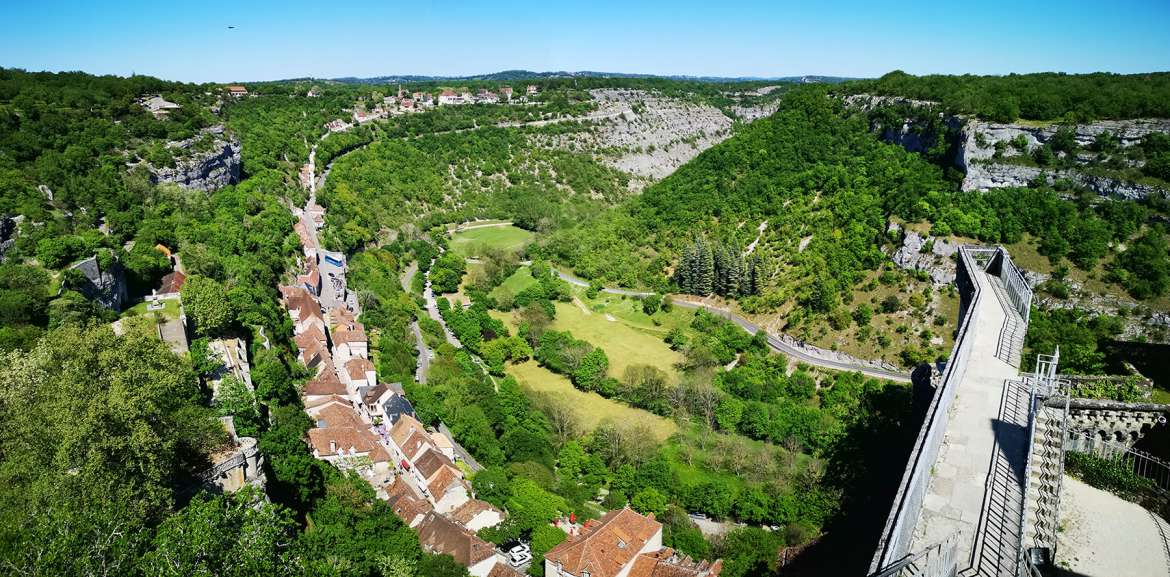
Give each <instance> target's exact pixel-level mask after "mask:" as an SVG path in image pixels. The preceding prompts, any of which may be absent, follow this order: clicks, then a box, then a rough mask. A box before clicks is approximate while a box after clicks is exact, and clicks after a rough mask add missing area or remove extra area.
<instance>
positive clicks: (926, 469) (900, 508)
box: [870, 246, 995, 575]
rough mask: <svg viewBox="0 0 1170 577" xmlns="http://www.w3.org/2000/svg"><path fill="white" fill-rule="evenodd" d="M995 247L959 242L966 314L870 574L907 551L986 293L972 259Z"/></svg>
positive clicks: (890, 564) (959, 278) (978, 267)
mask: <svg viewBox="0 0 1170 577" xmlns="http://www.w3.org/2000/svg"><path fill="white" fill-rule="evenodd" d="M994 253H995V249H987V248H977V247H969V246H962V247H959V265H960V266H959V271H958V272H959V275H958V276H957V277H956V282H958V283H960V288H963V284H964V275H965V284H966V285H967V287H969V290H970V291H971V295H972V297H971V302H970V303H969V304H968V306H967V311H968V313H967V314H963V313H962V312H960V314H961V315H962V322H961V323H960V325H959V329H958V332H957V333H956V335H955V345H954V348H953V349H952V350H951V356H950V358H949V359H948V360H947V364H946V368H945V369H944V372H943V376H942V379H940V381H939V382H940V383H941V384H940V385H939V387H938V390H937V391H936V392H935V394H934V398H933V399H931V402H930V405H929V407H927V410H926V416H925V417H924V420H923V424H922V428H921V429H920V430H919V433H918V438H917V439H916V440H915V442H914V448H913V449H912V450H911V453H910V460H909V462H908V463H907V466H906V471H905V473H903V476H902V481H901V483H900V484H899V488H898V493H897V496H896V497H895V500H894V504H893V507H892V511H891V514H890V517H889V518H887V519H886V526H885V527H884V529H883V531H882V536H881V538H880V541H879V545H878V550H877V552H876V554H875V555H874V559H873V562H872V563H871V564H870V573H871V574H879V575H880V574H881V573H880V572H881V571H884V570H886V569H887V568H890V567H893V566H894V565H895V564H897V563H900V562H902V561H904V560H905V559H906V558H907V557H908V555H909V554H910V544H911V541H912V537H913V532H914V526H915V525H916V524H917V522H918V516H919V515H920V514H921V511H922V503H923V500H924V499H925V498H926V491H927V488H928V486H929V485H930V477H931V469H932V468H933V466H934V463H935V461H936V460H937V459H938V453H939V449H940V448H941V447H942V442H943V438H944V436H945V434H946V426H947V414H948V412H949V411H950V408H951V404H952V403H953V402H954V399H955V394H956V392H957V389H958V382H959V381H960V380H962V376H963V374H964V373H966V370H967V358H968V357H969V356H970V352H971V347H972V346H974V345H973V342H974V339H972V338H967V337H968V335H969V333H970V326H971V322H970V320H971V312H972V311H975V310H977V308H978V306H979V302H980V299H982V298H984V296H985V295H983V294H981V293H982V291H981V290H980V288H979V282H978V280H977V279H975V278H974V277H973V276H972V275H974V273H975V271H977V270H982V269H983V266H981V265H980V264H978V263H977V257H980V256H983V255H986V256H987V257H988V258H990V257H991V256H992V255H994Z"/></svg>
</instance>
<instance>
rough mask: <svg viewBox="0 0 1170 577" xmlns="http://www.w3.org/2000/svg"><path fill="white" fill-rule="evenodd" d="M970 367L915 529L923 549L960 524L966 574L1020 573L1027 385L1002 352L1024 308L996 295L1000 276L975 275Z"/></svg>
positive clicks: (960, 382) (915, 543)
mask: <svg viewBox="0 0 1170 577" xmlns="http://www.w3.org/2000/svg"><path fill="white" fill-rule="evenodd" d="M971 277H972V279H971V280H972V282H977V283H979V289H980V293H981V298H979V299H978V301H977V302H975V303H974V304H973V306H972V310H971V311H970V312H969V313H968V314H970V315H971V316H970V318H969V321H968V322H969V323H970V327H969V328H968V331H969V332H968V334H967V338H969V339H972V342H971V348H970V352H969V353H968V357H967V362H966V365H967V366H966V370H965V371H964V372H963V374H962V375H960V376H957V380H956V381H955V382H954V384H955V385H957V389H956V390H955V399H954V402H953V404H952V405H951V408H950V411H949V413H948V415H947V423H946V435H945V437H944V439H943V443H942V448H941V449H940V450H939V454H938V458H937V459H936V460H935V463H934V466H933V467H932V475H931V478H930V484H929V485H928V488H927V491H926V497H925V499H924V500H923V503H922V510H921V513H920V514H919V518H918V522H917V524H916V525H915V529H914V538H913V540H912V541H911V545H910V550H911V551H917V550H919V549H921V548H923V547H925V546H927V545H929V544H931V543H934V542H937V541H941V540H944V539H946V538H947V537H948V536H950V534H952V533H954V532H956V531H957V532H958V535H959V536H958V540H957V541H956V544H957V556H956V558H957V560H958V563H959V570H960V575H1015V571H1016V562H1017V553H1018V547H1019V530H1020V519H1021V517H1022V515H1023V492H1022V488H1023V480H1024V469H1025V463H1026V461H1027V453H1028V392H1027V390H1025V389H1024V388H1023V386H1021V385H1020V384H1019V383H1018V382H1016V381H1014V380H1013V379H1014V377H1016V376H1017V369H1016V367H1014V366H1012V365H1011V364H1008V363H1007V362H1005V361H1004V360H1003V359H1001V358H999V357H998V356H997V354H996V353H997V351H998V350H999V345H1000V333H1001V332H1002V330H1003V327H1004V326H1005V323H1007V322H1008V319H1009V318H1011V317H1015V318H1016V319H1018V318H1019V315H1018V314H1017V313H1016V311H1015V310H1014V309H1012V308H1011V307H1010V305H1009V304H1008V303H1005V302H1003V301H1001V300H1000V299H999V298H997V293H998V292H999V291H998V290H997V289H998V287H993V284H994V283H999V282H1000V280H999V279H998V278H997V277H994V276H992V275H990V274H988V273H986V272H983V271H981V270H978V271H975V272H974V273H973V274H972V275H971Z"/></svg>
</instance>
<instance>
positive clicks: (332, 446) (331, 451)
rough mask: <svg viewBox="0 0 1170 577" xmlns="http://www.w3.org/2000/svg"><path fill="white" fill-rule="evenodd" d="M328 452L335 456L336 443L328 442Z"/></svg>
mask: <svg viewBox="0 0 1170 577" xmlns="http://www.w3.org/2000/svg"><path fill="white" fill-rule="evenodd" d="M329 452H330V453H333V454H335V455H336V454H337V441H333V440H331V441H329Z"/></svg>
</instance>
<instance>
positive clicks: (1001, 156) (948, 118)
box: [844, 94, 1170, 200]
mask: <svg viewBox="0 0 1170 577" xmlns="http://www.w3.org/2000/svg"><path fill="white" fill-rule="evenodd" d="M844 101H845V103H846V105H847V106H849V107H851V108H854V109H857V110H861V111H863V112H866V113H872V112H873V111H875V110H878V109H883V108H897V107H901V108H902V109H903V110H910V111H912V115H911V114H908V115H907V117H905V118H903V119H902V121H901V122H900V123H890V122H888V121H887V122H886V123H884V124H881V125H876V126H875V128H876V129H878V130H880V133H881V136H882V138H883V139H884V140H886V141H887V142H892V143H895V144H898V145H900V146H902V147H903V148H905V149H906V150H909V151H911V152H927V151H928V150H929V149H930V148H931V147H932V146H933V145H934V144H935V143H936V142H937V139H938V138H939V137H940V136H942V137H945V138H947V139H951V140H952V142H950V143H949V144H950V147H949V148H950V151H949V154H948V156H947V157H946V159H945V161H946V162H948V163H951V162H953V164H954V165H955V166H956V167H958V168H960V169H962V170H963V171H964V172H965V173H966V176H965V177H964V179H963V185H962V188H963V190H988V189H992V188H1004V187H1022V186H1027V185H1028V184H1029V183H1031V182H1033V181H1035V180H1036V179H1037V178H1043V179H1044V180H1046V181H1047V182H1049V183H1050V184H1051V183H1054V182H1056V181H1057V180H1068V181H1070V182H1071V183H1072V184H1074V185H1076V186H1080V187H1084V188H1087V189H1089V190H1092V191H1093V192H1095V193H1097V194H1098V195H1101V196H1106V197H1111V198H1117V199H1122V200H1138V199H1142V198H1145V197H1147V196H1150V195H1163V196H1166V195H1170V191H1168V190H1166V189H1164V188H1161V187H1159V186H1155V185H1151V184H1146V183H1142V182H1135V181H1132V180H1127V179H1124V178H1119V177H1114V176H1107V175H1102V174H1096V172H1099V171H1093V170H1090V169H1089V167H1090V166H1091V165H1094V164H1095V163H1097V161H1098V160H1100V158H1099V157H1100V155H1099V154H1098V153H1095V152H1092V151H1091V145H1092V144H1093V143H1094V141H1095V140H1096V139H1097V137H1098V136H1100V135H1102V134H1105V133H1108V134H1110V135H1112V136H1113V137H1114V139H1115V142H1116V144H1117V146H1118V147H1119V148H1120V149H1122V150H1124V149H1126V148H1129V147H1132V146H1134V145H1137V144H1138V143H1139V142H1140V141H1141V139H1142V138H1143V137H1144V136H1146V135H1147V134H1150V133H1151V132H1163V133H1170V120H1167V119H1135V120H1101V121H1097V122H1091V123H1084V124H1078V125H1075V126H1071V127H1070V128H1071V129H1072V135H1073V138H1074V139H1075V141H1076V144H1077V145H1078V147H1079V152H1078V153H1077V154H1076V156H1075V158H1073V159H1070V160H1072V161H1073V162H1072V164H1073V165H1074V166H1073V167H1072V168H1049V167H1040V166H1035V165H1034V163H1032V162H1029V160H1030V159H1031V155H1032V153H1033V152H1035V151H1036V149H1037V148H1040V147H1042V146H1045V145H1048V144H1049V143H1050V142H1052V140H1053V138H1054V137H1055V136H1056V134H1057V132H1058V130H1060V129H1061V128H1062V127H1061V126H1060V125H1057V124H1049V125H1032V124H1025V123H999V122H988V121H984V120H979V119H977V118H971V117H966V116H955V115H950V114H947V113H945V112H934V111H935V109H941V107H940V106H939V105H938V104H937V103H934V102H928V101H923V100H912V99H908V98H900V97H895V96H872V95H867V94H854V95H849V96H846V97H844ZM935 115H937V119H938V122H937V123H936V122H934V120H935V118H934V117H935ZM923 119H928V120H929V123H927V122H923ZM891 124H892V125H891ZM926 124H930V126H926ZM940 132H941V133H943V134H940ZM1139 166H1140V163H1137V164H1133V165H1132V166H1131V167H1133V168H1136V167H1139Z"/></svg>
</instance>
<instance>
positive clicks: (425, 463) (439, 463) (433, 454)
mask: <svg viewBox="0 0 1170 577" xmlns="http://www.w3.org/2000/svg"><path fill="white" fill-rule="evenodd" d="M454 465H455V464H454V463H452V462H451V460H450V459H448V458H447V457H445V456H443V454H442V453H440V452H438V451H427V452H426V454H425V455H423V456H421V457H419V458H418V460H417V461H415V462H414V468H415V470H417V471H418V472H419V473H422V476H423V478H424V479H430V478H431V477H433V476H435V473H438V472H439V469H442V468H443V467H451V466H454Z"/></svg>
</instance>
